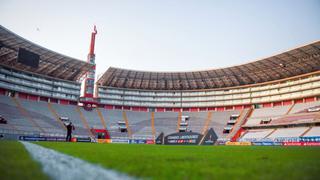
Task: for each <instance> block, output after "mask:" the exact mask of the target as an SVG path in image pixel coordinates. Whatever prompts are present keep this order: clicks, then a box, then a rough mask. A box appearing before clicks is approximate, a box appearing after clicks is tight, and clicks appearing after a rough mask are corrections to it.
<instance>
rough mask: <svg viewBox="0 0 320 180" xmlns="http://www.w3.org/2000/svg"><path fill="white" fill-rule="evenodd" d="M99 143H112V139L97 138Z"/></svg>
mask: <svg viewBox="0 0 320 180" xmlns="http://www.w3.org/2000/svg"><path fill="white" fill-rule="evenodd" d="M97 143H111V139H97Z"/></svg>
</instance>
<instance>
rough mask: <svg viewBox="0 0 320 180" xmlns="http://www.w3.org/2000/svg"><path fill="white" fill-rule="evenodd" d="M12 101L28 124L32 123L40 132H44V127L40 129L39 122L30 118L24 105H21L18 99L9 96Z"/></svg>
mask: <svg viewBox="0 0 320 180" xmlns="http://www.w3.org/2000/svg"><path fill="white" fill-rule="evenodd" d="M11 99H12V101H13V102H14V103H15V105H16V106H17V108H18V109H19V112H20V114H21V115H22V116H23V117H25V118H26V119H27V120H28V121H29V122H30V124H32V125H33V126H34V127H36V128H37V129H39V130H40V132H42V133H45V131H44V129H42V128H41V127H40V126H39V124H38V123H37V122H36V121H35V120H34V119H33V118H32V116H31V115H30V114H29V113H28V112H27V111H26V109H25V108H24V107H22V105H21V104H20V102H19V99H17V98H11Z"/></svg>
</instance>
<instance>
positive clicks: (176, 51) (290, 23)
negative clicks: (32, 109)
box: [0, 0, 320, 76]
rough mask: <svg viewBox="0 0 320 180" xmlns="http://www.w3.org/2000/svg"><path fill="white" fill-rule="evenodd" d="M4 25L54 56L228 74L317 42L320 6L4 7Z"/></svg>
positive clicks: (283, 0) (174, 0) (44, 3)
mask: <svg viewBox="0 0 320 180" xmlns="http://www.w3.org/2000/svg"><path fill="white" fill-rule="evenodd" d="M0 23H1V25H2V26H4V27H6V28H8V29H9V30H11V31H13V32H15V33H16V34H18V35H20V36H22V37H24V38H26V39H28V40H30V41H32V42H34V43H37V44H39V45H41V46H43V47H46V48H48V49H51V50H53V51H56V52H59V53H61V54H65V55H67V56H70V57H74V58H77V59H80V60H84V61H85V60H86V57H87V54H88V52H89V44H90V36H91V31H92V30H93V25H94V24H95V25H96V26H97V30H98V34H97V37H96V50H95V53H96V64H97V75H98V76H100V75H101V74H102V73H103V72H104V71H105V70H107V68H108V67H110V66H112V67H120V68H125V69H135V70H145V71H195V70H206V69H216V68H223V67H229V66H234V65H239V64H244V63H247V62H251V61H255V60H259V59H262V58H265V57H269V56H272V55H275V54H278V53H281V52H283V51H286V50H289V49H292V48H295V47H298V46H302V45H305V44H308V43H311V42H314V41H318V40H320V0H303V1H302V0H267V1H261V0H260V1H258V0H233V1H231V0H161V1H156V0H104V1H102V0H101V1H99V0H96V1H95V0H90V1H89V0H88V1H84V0H68V1H65V0H52V1H51V0H0Z"/></svg>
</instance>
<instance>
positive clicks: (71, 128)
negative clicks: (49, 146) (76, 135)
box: [66, 122, 75, 142]
mask: <svg viewBox="0 0 320 180" xmlns="http://www.w3.org/2000/svg"><path fill="white" fill-rule="evenodd" d="M66 128H67V137H66V141H67V142H71V138H72V130H75V128H74V126H73V124H72V122H70V123H69V124H68V125H66Z"/></svg>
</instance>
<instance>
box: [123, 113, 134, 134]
mask: <svg viewBox="0 0 320 180" xmlns="http://www.w3.org/2000/svg"><path fill="white" fill-rule="evenodd" d="M122 117H123V120H124V122H125V123H126V127H127V132H128V136H129V137H130V138H131V137H132V133H131V129H130V127H129V121H128V117H127V113H126V112H125V111H122Z"/></svg>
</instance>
